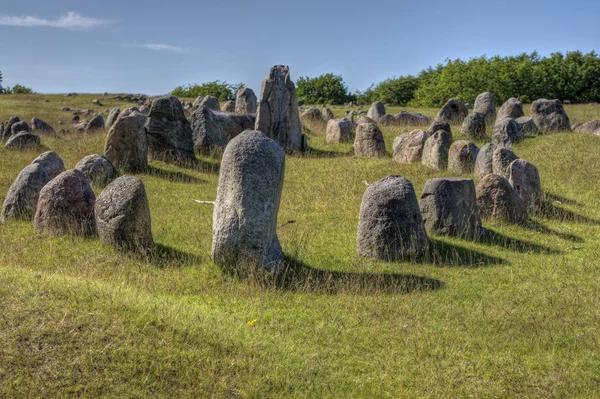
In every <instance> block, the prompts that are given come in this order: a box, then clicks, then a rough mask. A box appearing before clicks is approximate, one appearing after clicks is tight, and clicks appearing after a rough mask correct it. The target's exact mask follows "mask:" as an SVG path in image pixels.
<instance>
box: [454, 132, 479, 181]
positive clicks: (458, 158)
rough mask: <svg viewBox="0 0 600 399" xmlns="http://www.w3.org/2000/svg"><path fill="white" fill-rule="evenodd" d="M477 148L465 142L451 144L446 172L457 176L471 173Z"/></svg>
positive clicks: (459, 141) (477, 151)
mask: <svg viewBox="0 0 600 399" xmlns="http://www.w3.org/2000/svg"><path fill="white" fill-rule="evenodd" d="M478 153H479V148H477V146H476V145H475V144H474V143H472V142H470V141H465V140H458V141H455V142H454V143H452V145H451V146H450V150H449V151H448V170H451V171H452V172H454V173H457V174H459V175H463V174H469V173H473V170H474V169H475V160H476V159H477V154H478Z"/></svg>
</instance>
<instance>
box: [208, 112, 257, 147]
mask: <svg viewBox="0 0 600 399" xmlns="http://www.w3.org/2000/svg"><path fill="white" fill-rule="evenodd" d="M213 114H214V119H215V122H216V123H217V124H218V125H219V126H220V127H221V130H222V131H223V134H225V137H227V140H231V139H233V138H234V137H235V136H237V135H238V134H240V133H242V132H243V131H246V130H252V129H254V124H255V123H256V118H255V117H254V115H253V114H231V113H227V112H218V111H215V112H213Z"/></svg>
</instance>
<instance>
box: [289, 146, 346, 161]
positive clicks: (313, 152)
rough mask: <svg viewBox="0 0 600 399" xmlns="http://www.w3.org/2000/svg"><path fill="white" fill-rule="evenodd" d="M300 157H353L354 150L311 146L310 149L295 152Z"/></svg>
mask: <svg viewBox="0 0 600 399" xmlns="http://www.w3.org/2000/svg"><path fill="white" fill-rule="evenodd" d="M294 154H295V155H297V156H298V157H299V158H341V157H353V156H354V152H353V151H352V150H350V151H347V152H340V151H327V150H318V149H316V148H312V147H309V148H308V150H306V151H304V152H297V153H294Z"/></svg>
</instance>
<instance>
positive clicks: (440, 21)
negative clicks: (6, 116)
mask: <svg viewBox="0 0 600 399" xmlns="http://www.w3.org/2000/svg"><path fill="white" fill-rule="evenodd" d="M598 15H600V1H598V0H570V1H564V0H561V1H557V0H544V1H540V0H527V1H523V0H520V1H516V0H510V1H509V0H505V1H503V0H496V1H485V0H464V1H461V0H457V1H447V0H445V1H439V0H420V1H416V0H397V1H388V0H378V1H372V2H369V1H365V0H362V1H354V0H348V1H337V0H336V1H326V0H322V1H317V0H304V1H292V2H286V1H281V0H280V1H263V0H254V1H249V0H210V1H205V0H199V1H182V0H169V1H165V0H161V1H157V0H146V1H143V2H142V1H116V0H102V1H81V0H77V1H71V0H52V1H48V0H20V1H8V0H3V1H2V4H1V6H0V38H1V39H0V54H1V56H0V71H2V72H3V75H4V84H5V85H14V84H15V83H20V84H24V85H27V86H30V87H32V88H33V89H34V90H35V91H37V92H42V93H58V92H72V91H73V92H94V93H96V92H105V91H107V92H136V93H137V92H141V93H147V94H163V93H167V92H169V91H170V90H171V89H173V88H174V87H175V86H177V85H181V84H186V83H192V82H197V83H201V82H205V81H211V80H216V79H220V80H226V81H228V82H230V83H237V82H244V83H245V84H246V85H247V86H248V87H251V88H252V89H254V90H255V91H258V89H259V88H260V82H261V80H262V79H263V78H264V77H265V76H266V75H267V73H268V71H269V68H270V67H271V66H272V65H275V64H286V65H289V66H290V69H291V73H292V79H296V78H297V77H299V76H311V77H312V76H318V75H320V74H321V73H326V72H333V73H335V74H341V75H342V76H343V77H344V80H345V81H346V83H347V84H348V86H349V88H350V89H351V90H352V91H354V90H356V89H361V90H362V89H365V88H367V87H368V86H369V85H370V84H371V83H375V82H379V81H381V80H384V79H386V78H388V77H393V76H400V75H406V74H416V73H418V72H419V71H420V70H422V69H423V68H426V67H428V66H430V65H436V64H438V63H440V62H443V61H444V60H445V59H446V58H462V59H468V58H470V57H475V56H480V55H483V54H487V55H489V56H491V55H497V54H498V55H512V54H518V53H522V52H531V51H533V50H538V51H539V52H540V53H541V54H542V55H547V54H550V53H552V52H556V51H562V52H565V51H568V50H576V49H579V50H582V51H585V52H588V51H590V50H596V51H598V50H600V49H598V45H599V43H600V41H599V38H600V24H598V23H597V18H598Z"/></svg>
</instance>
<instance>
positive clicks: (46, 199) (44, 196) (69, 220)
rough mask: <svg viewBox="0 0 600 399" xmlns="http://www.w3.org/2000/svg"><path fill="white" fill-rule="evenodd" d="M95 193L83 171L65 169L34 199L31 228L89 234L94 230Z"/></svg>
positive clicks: (46, 231)
mask: <svg viewBox="0 0 600 399" xmlns="http://www.w3.org/2000/svg"><path fill="white" fill-rule="evenodd" d="M95 203H96V196H95V195H94V192H93V191H92V187H91V186H90V183H89V181H88V179H87V177H85V176H84V174H83V173H81V172H80V171H78V170H76V169H72V170H67V171H66V172H63V173H61V174H60V175H58V176H57V177H55V178H54V179H52V181H50V182H49V183H48V184H46V186H44V188H42V191H40V198H39V201H38V206H37V211H36V214H35V219H34V220H33V227H34V229H35V231H36V232H37V233H42V234H49V235H62V234H68V233H73V234H81V235H92V234H93V233H94V232H95V230H96V224H95V220H94V204H95Z"/></svg>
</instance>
